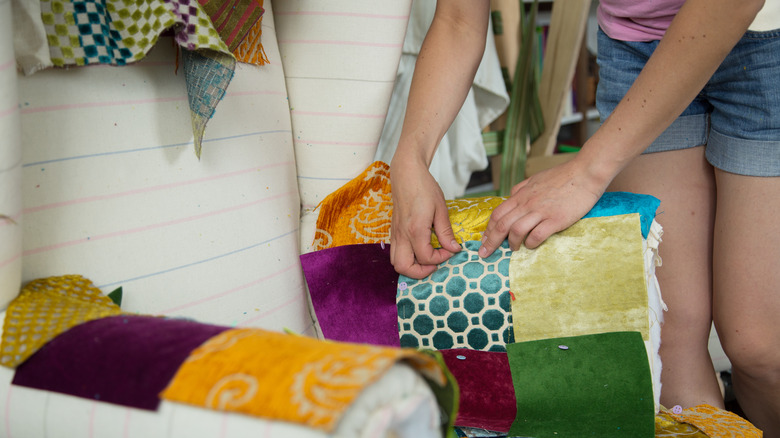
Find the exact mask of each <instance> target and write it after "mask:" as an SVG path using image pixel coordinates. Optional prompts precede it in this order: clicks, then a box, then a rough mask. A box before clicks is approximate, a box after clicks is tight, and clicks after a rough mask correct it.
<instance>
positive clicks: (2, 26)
mask: <svg viewBox="0 0 780 438" xmlns="http://www.w3.org/2000/svg"><path fill="white" fill-rule="evenodd" d="M12 17H13V14H12V13H11V0H0V309H2V308H5V306H6V305H8V303H9V302H10V301H11V300H12V299H13V298H14V297H15V296H16V294H17V293H18V292H19V286H20V282H21V277H22V258H21V255H22V196H21V192H22V141H21V136H20V131H21V128H20V122H19V97H18V94H17V85H16V69H15V67H16V62H15V61H14V47H13V38H12V35H11V31H12V29H13V24H12V23H13V22H12Z"/></svg>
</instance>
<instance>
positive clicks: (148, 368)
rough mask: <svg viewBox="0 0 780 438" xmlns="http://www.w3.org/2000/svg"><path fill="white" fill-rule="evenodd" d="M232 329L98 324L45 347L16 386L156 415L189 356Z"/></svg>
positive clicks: (22, 369)
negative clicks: (113, 404) (215, 337)
mask: <svg viewBox="0 0 780 438" xmlns="http://www.w3.org/2000/svg"><path fill="white" fill-rule="evenodd" d="M227 329H228V327H219V326H213V325H207V324H200V323H196V322H192V321H187V320H180V319H165V318H157V317H151V316H135V315H119V316H111V317H107V318H102V319H96V320H93V321H89V322H86V323H83V324H81V325H78V326H75V327H73V328H71V329H70V330H68V331H66V332H64V333H62V334H61V335H59V336H57V337H56V338H54V339H53V340H52V341H50V342H49V343H48V344H46V345H45V346H43V348H41V349H40V350H38V352H37V353H35V354H34V355H32V356H31V357H30V358H29V359H27V361H26V362H24V363H23V364H22V365H20V366H19V367H18V368H17V369H16V373H15V375H14V380H13V384H15V385H20V386H27V387H30V388H36V389H42V390H46V391H53V392H60V393H63V394H70V395H75V396H77V397H84V398H89V399H94V400H100V401H104V402H109V403H115V404H119V405H123V406H130V407H134V408H139V409H147V410H156V409H157V406H158V405H159V402H160V399H159V394H160V392H161V391H162V390H163V389H165V387H166V386H167V385H168V383H169V382H170V381H171V379H172V378H173V376H174V374H175V373H176V370H178V369H179V366H180V365H181V364H182V362H184V360H185V359H187V356H188V355H189V354H190V352H191V351H192V350H194V349H195V348H197V347H198V346H200V345H201V344H202V343H203V342H205V341H206V340H208V339H209V338H211V337H213V336H215V335H217V334H219V333H221V332H223V331H225V330H227ZM74 351H77V352H78V354H75V355H74V354H73V352H74Z"/></svg>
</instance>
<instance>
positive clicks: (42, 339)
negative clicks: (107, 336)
mask: <svg viewBox="0 0 780 438" xmlns="http://www.w3.org/2000/svg"><path fill="white" fill-rule="evenodd" d="M120 313H122V311H121V310H120V309H119V306H117V305H116V304H114V302H113V301H111V299H110V298H108V297H107V296H105V295H103V292H101V291H100V289H98V288H96V287H95V286H93V284H92V282H91V281H90V280H88V279H86V278H84V277H82V276H80V275H66V276H62V277H49V278H44V279H39V280H33V281H31V282H30V283H28V284H27V285H26V286H25V287H24V288H23V289H22V291H21V292H20V293H19V296H18V297H17V298H16V299H15V300H14V301H12V302H11V304H10V305H9V306H8V309H7V311H6V316H5V321H4V323H3V343H2V347H1V348H0V350H1V351H2V354H0V364H2V365H3V366H6V367H9V368H15V367H17V366H18V365H19V364H21V363H22V362H24V361H25V360H26V359H27V358H29V357H30V356H31V355H33V353H35V352H36V351H38V349H40V348H41V347H42V346H43V345H44V344H46V343H47V342H49V341H50V340H52V339H53V338H54V337H56V336H57V335H59V334H60V333H62V332H64V331H66V330H68V329H70V328H71V327H74V326H76V325H78V324H81V323H84V322H87V321H91V320H94V319H98V318H103V317H106V316H112V315H118V314H120Z"/></svg>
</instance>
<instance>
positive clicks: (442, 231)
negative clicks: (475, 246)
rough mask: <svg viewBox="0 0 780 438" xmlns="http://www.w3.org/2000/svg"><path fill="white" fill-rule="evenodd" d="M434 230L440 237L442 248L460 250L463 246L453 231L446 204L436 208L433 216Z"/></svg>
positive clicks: (437, 236)
mask: <svg viewBox="0 0 780 438" xmlns="http://www.w3.org/2000/svg"><path fill="white" fill-rule="evenodd" d="M433 232H434V233H436V238H438V239H439V243H440V244H441V246H442V248H444V249H446V250H447V251H449V252H458V251H460V249H461V247H460V245H459V244H458V241H457V240H455V233H454V232H453V231H452V224H451V223H450V216H449V212H448V211H447V207H446V205H444V206H440V207H438V208H436V212H435V214H434V216H433Z"/></svg>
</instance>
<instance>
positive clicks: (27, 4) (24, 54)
mask: <svg viewBox="0 0 780 438" xmlns="http://www.w3.org/2000/svg"><path fill="white" fill-rule="evenodd" d="M11 3H12V8H11V9H12V10H13V29H14V51H15V52H16V63H17V64H18V65H19V68H20V69H21V70H22V71H23V72H24V74H26V75H31V74H33V73H35V72H37V71H39V70H43V69H45V68H49V67H52V66H53V65H54V64H52V62H51V57H50V54H49V43H48V41H47V39H46V29H45V28H44V27H43V20H42V19H41V2H40V1H38V0H11Z"/></svg>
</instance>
